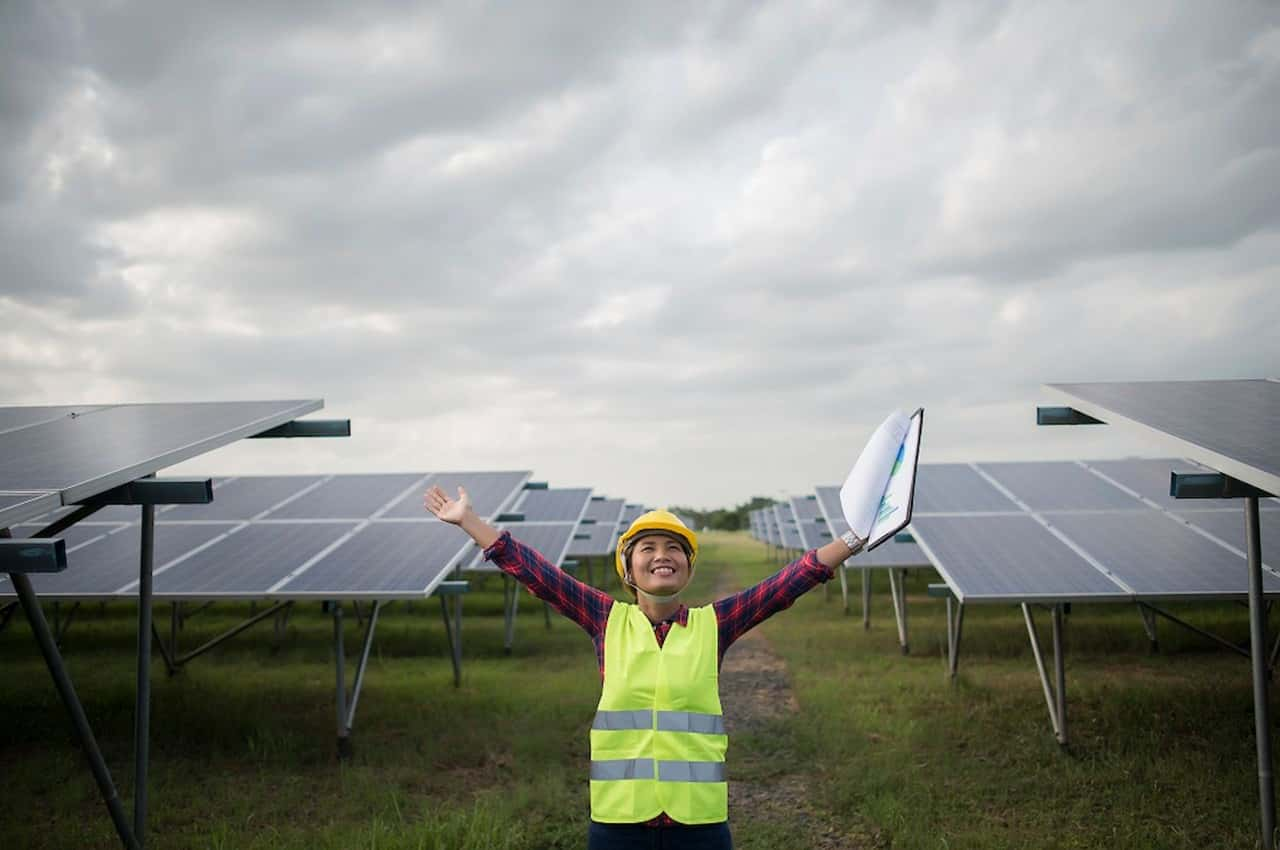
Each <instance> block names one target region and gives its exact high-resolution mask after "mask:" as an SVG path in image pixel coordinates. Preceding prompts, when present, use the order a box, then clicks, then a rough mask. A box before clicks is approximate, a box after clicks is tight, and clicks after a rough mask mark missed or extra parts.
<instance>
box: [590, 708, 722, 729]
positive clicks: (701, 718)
mask: <svg viewBox="0 0 1280 850" xmlns="http://www.w3.org/2000/svg"><path fill="white" fill-rule="evenodd" d="M591 728H592V729H614V730H617V729H657V730H658V731H659V732H693V733H695V734H698V735H723V734H725V731H724V718H723V717H721V716H720V715H719V714H702V713H700V712H697V711H659V712H658V725H657V726H654V724H653V712H652V711H647V710H644V709H640V710H638V711H597V712H596V719H595V720H594V721H592V723H591Z"/></svg>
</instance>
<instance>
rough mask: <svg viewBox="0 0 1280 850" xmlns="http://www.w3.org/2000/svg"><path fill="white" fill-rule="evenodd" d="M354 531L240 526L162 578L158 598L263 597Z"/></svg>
mask: <svg viewBox="0 0 1280 850" xmlns="http://www.w3.org/2000/svg"><path fill="white" fill-rule="evenodd" d="M160 527H161V528H164V529H166V530H168V529H169V528H171V527H170V526H160ZM355 527H356V524H355V523H349V522H340V523H313V522H308V523H269V524H262V525H246V526H241V527H240V528H239V530H237V531H234V532H233V533H231V534H228V535H227V537H226V538H225V539H223V540H219V541H218V542H217V543H215V544H214V545H212V546H210V547H209V548H207V549H202V550H201V551H200V552H197V553H196V554H194V555H192V556H191V557H190V558H186V559H185V560H183V561H181V562H180V563H178V564H175V565H174V566H172V567H170V568H169V569H167V570H165V571H164V572H161V573H158V574H157V575H156V577H155V595H156V596H157V597H158V598H159V597H164V596H188V597H191V596H194V597H198V596H200V595H201V594H210V595H221V594H231V595H245V596H259V595H262V594H264V593H266V592H267V590H269V589H270V588H271V586H272V585H274V584H275V583H276V582H278V581H280V580H281V579H282V578H284V577H285V576H287V575H289V573H291V572H293V571H294V570H296V569H297V568H298V567H300V566H302V565H303V564H304V563H306V562H307V561H308V560H309V559H310V558H312V557H313V556H315V555H316V554H317V553H319V552H320V551H321V550H322V549H324V547H326V546H328V545H329V544H330V543H333V542H334V541H335V540H337V539H338V538H339V537H341V536H342V535H344V534H346V533H348V532H349V531H351V530H352V529H354V528H355ZM230 528H236V526H231V527H230Z"/></svg>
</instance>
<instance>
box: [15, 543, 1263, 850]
mask: <svg viewBox="0 0 1280 850" xmlns="http://www.w3.org/2000/svg"><path fill="white" fill-rule="evenodd" d="M705 541H706V542H705V546H704V549H703V555H702V561H701V564H700V567H699V570H698V573H697V575H696V576H695V586H694V588H693V589H692V590H691V592H690V598H691V601H695V602H696V601H701V600H709V599H710V598H711V597H710V594H711V588H712V587H713V586H714V584H715V582H716V580H717V578H718V577H719V575H720V574H721V573H722V572H723V571H724V570H732V571H733V574H734V577H735V579H736V582H737V583H738V584H739V585H745V584H747V583H750V582H752V581H755V580H757V579H759V578H762V577H763V576H765V575H767V574H768V573H769V572H772V571H773V570H774V569H776V568H777V564H776V563H773V562H770V561H769V560H768V559H767V558H766V556H765V551H764V548H763V547H762V546H760V545H758V544H755V543H753V542H751V541H750V540H748V539H747V538H746V537H745V536H744V535H730V534H722V533H721V534H710V535H707V536H706V538H705ZM598 575H599V570H597V576H598ZM851 578H853V580H854V586H855V587H856V583H857V580H856V577H851ZM936 580H937V579H936V577H934V576H932V575H930V574H926V572H925V571H920V572H919V573H917V574H914V575H913V576H912V578H911V580H910V581H909V583H908V593H909V599H908V605H909V610H910V627H911V643H912V654H911V655H909V656H905V657H904V656H902V655H901V654H900V653H899V651H898V648H897V642H896V633H895V629H894V626H893V619H892V613H891V609H890V606H889V600H888V595H887V582H886V581H885V580H884V578H883V574H881V575H880V580H879V583H878V586H877V588H876V590H877V593H876V595H875V597H874V599H873V628H872V629H871V630H870V631H867V632H864V631H863V629H862V627H861V621H860V618H859V616H858V612H857V610H856V606H857V604H858V603H857V598H856V597H857V593H856V590H855V591H854V593H853V594H852V595H853V596H854V606H855V611H854V613H853V614H852V615H849V616H846V615H844V614H843V613H842V611H841V609H840V602H839V592H838V587H833V592H832V594H831V597H830V599H829V600H827V599H824V594H823V592H822V591H821V590H817V591H815V592H813V593H810V594H809V595H808V596H806V597H805V598H804V599H802V600H800V601H799V602H798V603H797V604H796V605H795V607H794V608H793V609H792V610H790V611H788V612H785V613H784V614H782V615H780V616H778V617H777V618H775V619H774V620H772V621H770V622H769V623H766V624H765V625H764V626H763V627H762V628H763V629H764V630H765V632H766V634H767V636H768V638H769V640H770V642H771V643H772V645H773V646H774V648H775V649H776V650H777V651H778V652H779V653H780V654H781V655H782V656H783V657H784V658H785V659H786V660H787V663H788V665H789V669H790V672H791V678H792V684H793V688H794V691H795V694H796V697H797V699H798V701H799V703H800V714H799V716H797V717H795V718H794V719H793V720H791V721H779V722H777V723H775V724H772V725H771V726H770V727H769V728H767V729H766V730H764V731H763V732H761V731H753V733H752V734H749V735H745V734H744V735H742V736H738V737H735V738H734V740H733V741H732V742H731V747H730V771H731V774H732V775H733V776H735V777H738V778H739V779H741V780H743V781H746V780H750V781H768V780H771V779H773V778H775V774H778V773H784V774H789V775H792V776H797V775H798V777H799V778H800V780H801V781H803V783H804V784H805V785H806V786H807V788H808V789H809V798H808V799H809V800H810V802H811V806H812V809H813V811H814V815H813V817H815V818H816V819H818V820H821V821H822V822H823V827H824V828H826V829H829V830H830V831H833V832H834V833H837V834H842V835H845V836H854V837H856V841H857V842H858V846H868V847H889V846H891V847H894V848H917V847H918V848H926V847H927V848H960V847H964V848H1006V847H1008V848H1012V847H1081V848H1083V847H1098V846H1106V847H1107V848H1108V850H1123V848H1149V847H1170V848H1202V847H1252V846H1254V845H1255V844H1256V838H1255V833H1256V822H1257V814H1256V812H1257V799H1256V794H1257V791H1256V789H1257V783H1256V778H1255V765H1254V743H1253V712H1252V693H1251V690H1250V684H1249V670H1248V666H1247V663H1246V662H1245V661H1244V660H1243V659H1242V658H1239V657H1238V656H1235V655H1232V654H1229V653H1226V652H1223V651H1221V650H1219V649H1218V648H1216V647H1214V646H1212V645H1211V644H1208V643H1207V642H1206V641H1204V640H1203V639H1202V638H1199V637H1196V636H1194V635H1191V634H1189V633H1182V632H1180V631H1178V630H1175V629H1174V628H1173V627H1172V626H1170V625H1166V624H1162V625H1161V649H1162V651H1161V653H1160V654H1158V655H1151V654H1149V653H1148V648H1147V641H1146V638H1145V635H1144V633H1143V631H1142V628H1141V624H1140V621H1139V618H1138V615H1137V612H1136V611H1134V610H1133V609H1132V608H1130V607H1127V606H1118V605H1117V606H1090V607H1086V606H1076V607H1075V610H1074V612H1073V613H1072V614H1071V616H1070V617H1068V627H1067V636H1068V656H1067V661H1068V666H1067V683H1068V724H1069V731H1070V734H1071V739H1072V743H1071V746H1070V748H1069V749H1068V750H1066V751H1063V750H1061V749H1060V748H1059V747H1058V745H1057V744H1056V743H1055V741H1054V739H1053V736H1052V734H1051V732H1050V728H1049V722H1048V717H1047V714H1046V710H1045V706H1044V700H1043V696H1042V694H1041V690H1040V683H1039V680H1038V678H1037V676H1036V673H1035V668H1034V665H1033V662H1032V659H1031V656H1030V650H1029V647H1028V643H1027V638H1026V631H1025V627H1024V625H1023V623H1022V619H1021V615H1020V613H1019V612H1018V611H1017V609H1016V608H1014V607H1012V606H994V607H987V608H973V609H971V610H970V611H969V612H968V613H967V614H966V622H965V634H964V644H963V650H962V656H961V673H960V677H959V679H958V680H957V681H956V682H955V683H954V684H953V685H952V684H948V682H947V680H946V676H945V657H944V656H945V648H944V646H943V641H944V634H945V631H944V626H943V613H942V612H943V608H942V603H941V602H940V601H939V600H935V599H929V598H927V597H926V596H925V586H926V585H927V583H928V582H930V581H936ZM851 589H852V588H851ZM540 608H541V606H540V604H539V603H537V602H536V601H535V600H533V599H532V598H531V597H529V596H528V595H527V594H526V595H524V596H522V600H521V609H522V612H521V617H520V620H519V627H518V630H517V639H516V646H515V651H514V653H513V654H512V655H511V656H507V655H505V654H504V653H503V651H502V619H501V613H500V611H501V593H500V589H499V585H498V583H497V582H496V581H490V582H489V584H488V586H487V587H484V588H481V589H480V590H477V591H476V592H473V593H471V594H469V595H468V596H467V597H466V601H465V612H466V619H465V621H464V627H463V630H464V637H463V640H464V657H465V660H464V680H463V685H462V687H461V688H457V689H455V688H454V687H453V686H452V671H451V667H450V664H449V662H448V658H447V647H446V643H445V637H444V632H443V628H442V625H441V622H440V614H439V607H438V605H437V603H436V602H435V601H434V600H432V601H429V602H423V603H416V604H415V605H414V606H413V610H412V611H406V610H405V607H404V606H403V605H394V606H391V607H390V608H389V609H388V610H387V611H386V612H385V613H384V614H383V615H382V619H381V621H380V624H379V629H378V639H377V641H376V644H375V649H374V653H373V656H372V658H371V660H370V664H369V671H368V675H367V679H366V683H365V690H364V693H363V695H362V697H361V701H360V705H359V712H358V714H357V717H356V726H355V732H354V738H353V740H354V744H355V756H354V758H353V759H352V760H351V761H350V762H348V763H341V762H339V761H338V760H337V759H336V758H335V754H334V753H335V748H334V725H335V717H334V702H333V700H334V694H333V688H334V672H333V664H332V659H331V637H332V631H331V630H332V621H331V619H330V618H329V617H327V616H325V615H323V614H321V613H320V611H319V610H318V609H319V606H318V605H314V604H311V605H302V606H298V610H297V611H296V612H295V613H294V615H293V617H292V619H291V620H290V624H289V629H288V633H287V635H286V636H285V639H284V640H283V641H281V642H277V641H276V640H275V639H274V638H273V635H272V629H271V624H270V623H269V622H266V623H263V624H261V625H259V626H257V627H255V628H254V629H253V630H251V631H249V632H247V633H245V634H244V635H241V636H240V637H238V638H236V639H234V640H232V641H231V642H230V643H228V644H226V645H224V646H223V647H220V648H219V649H217V650H215V651H214V652H213V653H211V654H209V655H207V656H204V657H202V658H200V659H197V660H196V661H194V662H193V663H192V664H191V665H190V666H189V667H187V668H186V670H185V671H184V672H183V673H182V674H180V675H178V676H176V677H173V678H168V677H166V676H165V674H164V669H163V666H162V665H161V664H160V663H159V659H158V657H157V660H156V664H155V666H154V667H153V674H154V675H153V681H154V699H153V708H152V760H151V783H150V812H151V816H150V822H149V835H150V839H151V846H154V847H158V848H169V847H177V848H183V847H197V848H268V847H270V848H276V847H287V848H306V850H321V848H512V850H516V848H576V847H581V846H582V845H583V843H584V836H585V833H586V823H587V793H586V779H585V766H586V758H587V729H588V727H589V724H590V720H591V716H592V713H593V710H594V706H595V702H596V699H597V697H598V695H599V677H598V674H597V671H596V663H595V655H594V653H593V652H592V650H591V644H590V641H589V640H588V639H587V638H586V636H585V635H583V634H582V633H581V632H580V631H579V630H578V629H577V627H575V626H573V625H572V624H570V623H568V622H567V621H564V620H562V619H558V618H556V619H554V620H553V626H552V628H551V629H547V628H546V627H545V626H544V625H543V621H542V613H541V610H540ZM1177 610H1178V613H1179V614H1180V615H1181V616H1185V617H1186V618H1188V619H1190V620H1191V621H1193V622H1195V623H1196V624H1197V625H1200V626H1202V627H1205V628H1209V629H1211V630H1214V631H1216V632H1218V633H1221V634H1224V635H1226V636H1227V637H1229V638H1231V639H1233V640H1237V641H1244V640H1245V639H1246V638H1247V629H1248V620H1247V613H1246V612H1245V611H1244V609H1243V608H1241V607H1239V606H1235V605H1228V604H1223V605H1202V606H1180V607H1179V608H1178V609H1177ZM167 612H168V609H167V606H158V607H157V620H158V622H159V623H160V625H161V631H162V632H166V630H167V619H166V618H167ZM245 613H247V605H243V604H235V605H233V604H224V605H218V606H215V607H214V608H212V609H210V610H208V611H205V612H203V613H201V614H200V615H199V616H197V617H195V618H194V619H192V620H190V621H189V622H188V623H187V626H186V628H185V629H184V631H183V632H182V636H181V641H182V643H183V645H184V646H186V647H192V646H195V645H196V644H197V643H199V642H200V641H202V640H203V639H206V638H208V637H211V636H212V635H214V634H216V633H217V632H218V631H220V630H222V629H225V628H227V627H229V626H230V625H233V624H234V623H235V622H237V621H238V620H239V619H240V618H241V617H243V616H244V615H245ZM133 618H134V612H133V610H132V608H131V607H130V606H128V605H119V604H113V605H109V606H107V607H106V609H105V610H104V611H100V610H99V608H98V606H96V605H93V606H89V607H88V608H87V609H86V610H84V611H82V612H81V613H80V614H79V615H78V616H77V620H76V623H75V625H74V626H73V628H72V629H71V632H70V634H69V636H68V639H67V642H66V647H65V656H66V659H67V663H68V666H69V667H70V669H71V673H72V676H73V678H74V680H75V683H76V687H77V689H78V691H79V693H80V696H81V698H82V700H83V702H84V704H85V708H86V710H87V712H88V714H89V718H90V721H91V723H92V724H93V726H94V731H95V733H96V734H97V736H98V739H99V742H100V744H101V745H102V747H103V750H104V752H105V755H106V758H107V760H108V764H109V765H110V767H111V769H112V771H113V776H114V778H115V781H116V783H117V785H118V786H119V788H120V791H121V794H122V796H123V797H124V799H125V800H126V803H128V802H129V801H130V800H131V794H132V788H131V782H132V728H133V664H132V653H133V641H134V634H133V631H134V619H133ZM1042 619H1043V620H1044V623H1043V626H1044V633H1045V635H1047V618H1043V617H1042ZM347 620H348V623H347V628H348V631H347V649H348V660H349V665H348V671H349V673H350V671H351V669H352V667H353V664H354V657H355V654H356V652H357V650H358V633H357V629H356V625H355V623H354V622H353V620H354V618H353V617H350V616H348V618H347ZM0 658H2V659H3V662H0V663H2V664H3V668H2V669H3V671H4V682H5V686H4V688H3V690H2V691H0V717H3V718H4V720H5V723H4V726H3V730H2V731H0V788H2V789H3V798H4V805H3V807H0V835H2V836H4V838H3V845H4V846H6V847H15V848H27V847H31V848H41V847H59V848H61V847H75V848H86V847H114V846H117V845H116V842H115V840H114V837H113V833H112V831H111V828H110V824H109V821H108V819H107V817H106V813H105V809H104V807H103V805H102V803H101V801H100V799H99V797H98V795H97V791H96V788H95V786H94V785H93V783H92V780H91V778H90V776H89V774H88V771H87V770H86V769H85V768H84V764H83V761H82V759H81V758H80V756H79V754H78V753H77V752H76V751H75V750H74V748H73V746H72V745H71V742H70V735H69V733H68V729H67V721H66V717H65V713H64V712H63V710H62V708H61V705H60V704H59V703H58V701H57V699H56V696H55V694H54V691H53V688H52V684H51V683H50V680H49V677H48V674H47V672H46V670H45V668H44V666H43V663H42V662H41V660H40V658H39V655H38V653H37V652H36V650H35V647H34V644H33V642H32V641H31V639H30V635H29V633H28V632H27V630H26V627H25V624H24V623H23V622H22V621H21V618H20V617H19V618H18V619H17V620H15V622H14V623H12V624H11V625H10V627H9V628H8V629H7V630H6V631H5V632H4V633H2V634H0ZM735 765H739V766H740V769H737V770H735V767H734V766H735ZM780 765H781V766H780ZM732 822H733V825H734V833H735V839H736V842H737V846H738V847H740V848H793V847H797V846H800V845H798V844H797V843H796V840H797V839H796V834H797V833H796V831H795V823H793V822H786V821H783V822H778V821H776V820H772V819H763V818H761V817H760V815H759V813H757V812H733V813H732Z"/></svg>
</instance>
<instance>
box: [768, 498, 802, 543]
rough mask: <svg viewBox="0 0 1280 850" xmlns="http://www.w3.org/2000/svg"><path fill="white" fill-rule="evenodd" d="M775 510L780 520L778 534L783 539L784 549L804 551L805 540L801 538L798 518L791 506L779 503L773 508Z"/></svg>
mask: <svg viewBox="0 0 1280 850" xmlns="http://www.w3.org/2000/svg"><path fill="white" fill-rule="evenodd" d="M773 510H774V514H775V516H776V517H777V520H778V533H779V535H780V536H781V538H782V548H784V549H803V548H804V540H802V539H801V538H800V529H799V528H798V527H797V526H796V517H795V513H794V512H792V510H791V505H789V504H788V503H786V502H779V503H778V504H776V505H774V506H773Z"/></svg>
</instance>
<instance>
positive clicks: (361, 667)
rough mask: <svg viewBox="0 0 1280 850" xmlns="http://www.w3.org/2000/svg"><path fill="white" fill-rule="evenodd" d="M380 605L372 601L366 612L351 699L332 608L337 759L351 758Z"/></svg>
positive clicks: (337, 618)
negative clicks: (337, 653)
mask: <svg viewBox="0 0 1280 850" xmlns="http://www.w3.org/2000/svg"><path fill="white" fill-rule="evenodd" d="M381 605H382V603H380V602H377V601H375V602H374V603H373V604H372V606H371V607H370V609H369V617H368V619H367V621H366V622H365V626H364V640H363V641H362V642H361V648H360V661H359V663H357V664H356V678H355V681H354V682H352V684H351V698H350V699H347V680H346V677H345V670H344V669H343V668H344V666H345V665H344V664H343V655H342V654H341V651H342V649H343V647H342V636H341V635H342V627H341V620H342V614H341V611H340V610H339V609H338V608H337V607H336V606H335V609H334V622H335V624H337V625H336V626H335V636H336V644H335V651H337V652H339V653H340V654H339V655H338V665H337V666H338V757H339V758H342V759H349V758H351V730H352V729H353V728H355V725H356V706H357V705H358V704H359V703H360V691H361V690H362V689H363V688H364V671H365V669H366V668H367V667H368V666H369V650H370V649H372V648H373V633H374V631H375V630H376V629H377V628H378V611H379V609H380V608H381Z"/></svg>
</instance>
